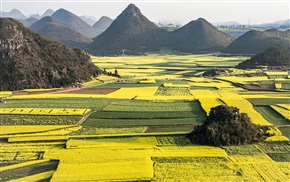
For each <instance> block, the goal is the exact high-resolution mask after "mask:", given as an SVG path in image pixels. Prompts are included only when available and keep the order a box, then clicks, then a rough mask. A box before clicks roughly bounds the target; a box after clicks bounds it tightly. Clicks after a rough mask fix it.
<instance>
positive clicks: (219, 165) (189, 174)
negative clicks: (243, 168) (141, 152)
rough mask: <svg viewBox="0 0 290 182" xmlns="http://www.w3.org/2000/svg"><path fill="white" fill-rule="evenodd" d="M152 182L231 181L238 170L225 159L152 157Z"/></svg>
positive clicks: (236, 176) (235, 176) (236, 177)
mask: <svg viewBox="0 0 290 182" xmlns="http://www.w3.org/2000/svg"><path fill="white" fill-rule="evenodd" d="M152 159H153V161H154V178H153V181H212V180H213V181H232V180H233V179H239V178H238V177H239V176H238V175H239V169H238V168H237V167H236V166H235V165H234V164H233V163H230V161H229V160H228V159H227V158H225V157H156V158H155V157H154V158H152Z"/></svg>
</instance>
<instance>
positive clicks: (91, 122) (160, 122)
mask: <svg viewBox="0 0 290 182" xmlns="http://www.w3.org/2000/svg"><path fill="white" fill-rule="evenodd" d="M204 120H205V118H202V117H201V118H179V119H170V118H169V119H95V118H88V119H87V120H86V121H85V122H83V123H82V126H96V127H113V128H115V127H133V126H160V127H161V128H160V129H159V131H168V130H169V131H179V130H178V126H182V125H190V128H191V129H190V130H192V128H193V125H196V124H202V123H203V122H204ZM163 127H167V129H163ZM174 128H175V129H176V130H175V129H174ZM186 130H187V131H188V129H186ZM182 131H183V129H182Z"/></svg>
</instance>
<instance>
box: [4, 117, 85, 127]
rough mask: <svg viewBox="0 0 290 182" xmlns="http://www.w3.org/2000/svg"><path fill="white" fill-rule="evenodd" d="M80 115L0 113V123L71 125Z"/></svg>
mask: <svg viewBox="0 0 290 182" xmlns="http://www.w3.org/2000/svg"><path fill="white" fill-rule="evenodd" d="M80 118H81V116H34V115H1V118H0V126H1V125H72V124H75V123H77V122H78V121H79V120H80Z"/></svg>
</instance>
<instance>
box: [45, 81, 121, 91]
mask: <svg viewBox="0 0 290 182" xmlns="http://www.w3.org/2000/svg"><path fill="white" fill-rule="evenodd" d="M115 82H116V81H115V80H112V81H107V82H104V83H98V84H95V85H92V86H88V87H81V88H64V89H61V90H56V91H52V92H50V93H51V94H59V93H65V92H72V91H77V90H81V89H85V88H91V87H96V86H100V85H106V84H108V83H115Z"/></svg>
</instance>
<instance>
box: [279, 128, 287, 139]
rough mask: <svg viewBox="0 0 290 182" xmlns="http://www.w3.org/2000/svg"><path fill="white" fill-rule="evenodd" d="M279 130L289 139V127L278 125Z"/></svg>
mask: <svg viewBox="0 0 290 182" xmlns="http://www.w3.org/2000/svg"><path fill="white" fill-rule="evenodd" d="M279 130H280V131H281V133H282V134H283V136H285V137H287V138H288V139H289V140H290V129H289V127H285V128H282V127H280V128H279Z"/></svg>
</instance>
